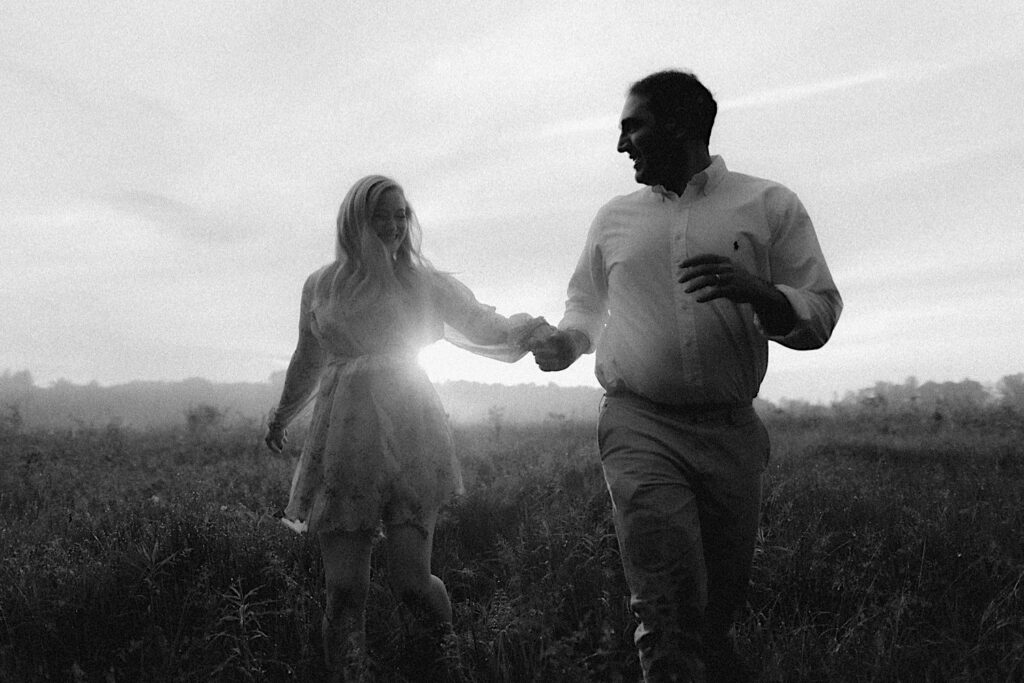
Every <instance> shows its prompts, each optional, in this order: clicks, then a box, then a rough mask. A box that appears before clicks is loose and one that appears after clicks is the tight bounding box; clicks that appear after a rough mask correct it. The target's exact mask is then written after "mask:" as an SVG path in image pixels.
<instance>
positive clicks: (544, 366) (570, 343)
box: [530, 327, 590, 372]
mask: <svg viewBox="0 0 1024 683" xmlns="http://www.w3.org/2000/svg"><path fill="white" fill-rule="evenodd" d="M589 345H590V342H589V341H588V340H587V339H586V336H585V335H584V334H583V333H582V332H578V331H576V330H558V329H555V328H554V327H550V328H549V330H547V334H546V335H545V336H543V337H541V338H539V339H536V341H533V343H532V344H531V346H530V351H532V352H533V358H534V360H535V361H536V363H537V367H539V368H540V369H541V370H543V371H544V372H557V371H558V370H565V369H566V368H567V367H569V366H570V365H572V364H573V363H574V362H576V359H577V358H579V357H580V355H581V354H582V353H583V351H585V350H586V348H587V346H589Z"/></svg>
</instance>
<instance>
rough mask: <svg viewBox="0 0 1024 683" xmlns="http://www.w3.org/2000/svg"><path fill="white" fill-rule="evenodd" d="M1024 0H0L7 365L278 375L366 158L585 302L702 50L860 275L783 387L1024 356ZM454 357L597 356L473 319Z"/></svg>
mask: <svg viewBox="0 0 1024 683" xmlns="http://www.w3.org/2000/svg"><path fill="white" fill-rule="evenodd" d="M1022 36H1024V4H1022V3H1020V2H1018V1H1017V0H994V1H993V2H986V3H974V4H969V3H961V2H948V1H947V2H943V1H939V2H936V1H935V0H928V1H927V2H926V1H924V0H909V1H908V2H901V3H895V4H888V5H885V6H884V7H883V6H882V5H877V6H875V5H872V6H871V7H870V8H869V7H868V6H866V5H865V4H864V3H863V2H844V1H838V2H832V3H829V4H828V6H827V7H826V6H824V5H821V4H820V3H813V2H793V3H773V2H767V1H765V2H748V1H744V2H714V3H712V2H691V3H678V2H675V1H670V0H663V1H660V2H644V3H618V2H608V3H588V2H582V1H580V2H558V3H550V2H543V3H542V2H525V3H516V4H515V5H514V6H513V5H508V4H506V3H501V4H499V3H486V2H484V3H481V2H469V1H468V0H457V1H449V2H445V3H419V2H412V1H408V2H389V3H340V2H327V1H321V2H312V1H311V2H284V1H283V0H280V1H265V2H259V3H252V2H247V1H242V0H234V1H224V2H217V3H205V2H191V1H189V0H185V1H184V2H174V3H172V2H146V3H132V2H126V1H111V0H102V2H101V1H100V0H84V1H82V2H74V3H66V2H51V1H47V0H32V1H31V2H29V1H28V0H25V1H21V2H20V1H17V0H0V129H2V130H3V131H4V133H3V135H2V136H0V160H2V163H0V226H2V228H0V279H2V288H0V308H2V311H3V320H4V322H3V325H2V327H0V370H2V369H4V368H8V369H11V370H21V369H28V370H30V371H31V372H32V373H33V375H34V377H35V378H36V381H37V382H39V383H43V384H46V383H49V382H52V381H55V380H57V379H59V378H66V379H69V380H71V381H74V382H88V381H91V380H94V379H95V380H98V381H99V382H101V383H103V384H113V383H120V382H125V381H130V380H132V379H165V380H179V379H183V378H187V377H192V376H201V377H206V378H208V379H211V380H213V381H259V380H263V379H265V378H266V377H268V376H269V375H270V374H271V373H272V372H275V371H278V370H281V369H283V368H284V367H285V366H286V364H287V362H288V358H289V356H290V354H291V350H292V347H293V345H294V342H295V327H296V320H297V314H298V299H299V291H300V288H301V285H302V282H303V280H304V278H305V276H306V275H307V274H308V273H309V272H311V271H313V270H315V269H316V268H317V267H318V266H320V265H321V264H323V263H324V262H326V261H327V260H329V259H330V258H331V257H332V253H333V251H332V250H333V247H332V239H333V236H332V229H333V228H332V226H333V221H334V214H335V212H336V210H337V205H338V203H339V202H340V201H341V198H342V196H343V195H344V192H345V191H346V190H347V188H348V187H349V185H351V183H352V182H354V181H355V180H356V179H357V178H358V177H360V176H362V175H364V174H366V173H369V172H383V173H386V174H389V175H392V176H394V177H395V178H396V179H398V180H399V182H401V183H402V184H403V185H404V186H405V188H406V192H407V195H408V197H409V199H410V201H411V202H412V203H413V205H414V206H415V207H416V208H417V210H418V212H419V213H420V217H421V220H422V222H423V227H424V233H425V236H424V249H425V252H426V254H427V256H428V257H429V258H431V260H432V261H433V262H434V263H435V264H436V265H437V266H439V267H440V268H442V269H444V270H449V271H452V272H455V273H457V274H458V275H459V276H460V278H461V279H462V280H463V281H464V282H465V283H466V284H467V285H469V286H470V287H471V288H472V289H473V290H474V292H475V293H476V294H477V297H478V298H479V299H480V300H481V301H485V302H487V303H490V304H493V305H495V306H497V307H498V309H499V311H501V312H503V313H507V314H511V313H515V312H518V311H527V312H530V313H534V314H537V315H544V316H546V317H547V318H548V319H549V320H551V321H553V322H557V320H558V319H559V318H560V317H561V313H562V303H563V300H564V296H565V295H564V292H565V285H566V282H567V280H568V277H569V275H570V273H571V270H572V267H573V265H574V264H575V261H576V258H577V255H578V251H579V249H580V247H581V246H582V242H583V238H584V236H585V233H586V230H587V227H588V226H589V224H590V221H591V219H592V218H593V216H594V214H595V213H596V211H597V210H598V208H599V207H600V206H601V205H602V204H603V203H604V202H606V201H607V200H609V199H610V198H611V197H613V196H614V195H618V194H624V193H627V192H630V191H632V190H633V189H634V188H635V184H634V182H633V179H632V170H631V167H630V165H629V163H628V160H627V159H625V158H624V157H621V156H620V155H617V154H616V152H615V140H616V134H617V131H616V119H617V115H618V113H619V111H620V110H621V107H622V102H623V97H624V92H625V89H626V87H627V86H628V85H629V83H630V82H632V81H634V80H636V79H637V78H640V77H642V76H644V75H646V74H647V73H649V72H651V71H654V70H657V69H661V68H665V67H677V68H685V69H691V70H693V71H694V72H695V73H696V74H697V75H698V76H699V77H701V79H702V80H703V81H704V82H705V83H706V84H707V85H708V86H709V88H710V89H711V90H712V92H714V93H715V95H716V98H717V99H718V101H719V103H720V107H721V108H720V113H719V117H718V122H717V124H716V127H715V132H714V134H713V136H712V152H713V153H718V154H722V155H723V157H724V158H725V161H726V163H727V164H728V165H729V166H730V168H733V169H735V170H738V171H743V172H746V173H750V174H754V175H760V176H765V177H769V178H772V179H775V180H778V181H780V182H782V183H784V184H786V185H788V186H789V187H791V188H792V189H793V190H795V191H796V192H797V193H798V194H799V195H800V197H801V198H802V199H803V201H804V203H805V205H806V206H807V207H808V210H809V211H810V213H811V216H812V218H813V219H814V221H815V224H816V226H817V229H818V235H819V238H820V240H821V242H822V246H823V248H824V250H825V254H826V256H827V258H828V259H829V262H830V264H831V266H832V269H833V274H834V276H835V278H836V281H837V283H838V285H839V287H840V290H841V292H842V294H843V297H844V300H845V302H846V310H845V312H844V314H843V318H842V320H841V321H840V324H839V327H838V328H837V330H836V333H835V335H834V337H833V339H832V341H831V342H830V343H829V345H828V346H827V347H826V348H825V349H823V350H820V351H816V352H810V353H803V352H801V353H797V352H792V351H787V350H785V349H782V348H781V347H778V346H773V347H772V360H771V363H770V366H769V371H768V378H767V380H766V381H765V383H764V385H763V391H762V395H763V396H764V397H766V398H768V399H773V400H775V399H779V398H784V397H785V398H803V399H808V400H815V401H817V400H822V401H827V400H829V399H831V398H832V397H834V396H842V395H843V394H844V393H845V392H846V391H849V390H856V389H860V388H863V387H866V386H870V385H871V384H873V383H874V382H875V381H878V380H883V381H897V382H898V381H902V380H903V379H905V378H906V377H907V376H910V375H915V376H917V377H918V378H919V379H921V380H922V381H925V380H936V381H944V380H953V381H957V380H960V379H964V378H966V377H970V378H972V379H976V380H978V381H982V382H993V381H995V380H996V379H998V378H999V377H1001V376H1003V375H1007V374H1014V373H1017V372H1021V371H1022V370H1024V367H1022V363H1021V355H1022V354H1021V351H1024V344H1022V342H1021V339H1024V318H1022V316H1021V314H1020V312H1019V311H1020V308H1021V294H1020V292H1022V291H1024V265H1022V263H1024V259H1022V256H1024V231H1022V230H1021V229H1020V222H1021V217H1022V216H1024V199H1022V197H1024V194H1022V192H1021V188H1022V187H1024V161H1022V160H1024V118H1022V117H1021V116H1020V111H1021V108H1022V103H1024V41H1022V40H1021V37H1022ZM423 362H424V364H425V365H426V366H427V367H428V369H429V370H430V372H431V374H432V376H434V377H435V379H438V380H445V379H468V380H474V381H481V382H489V383H529V382H532V383H541V384H543V383H547V382H556V383H559V384H570V385H572V384H588V385H596V382H595V380H594V379H593V377H592V370H593V359H592V357H586V358H584V359H583V360H582V361H581V362H579V363H578V364H577V365H576V366H574V367H573V368H572V369H570V370H569V371H566V372H564V373H560V374H542V373H540V372H539V371H537V370H536V369H535V368H534V366H533V364H532V362H531V361H530V360H524V361H522V362H520V363H518V364H515V365H511V366H507V365H501V364H498V363H495V362H493V361H487V360H483V359H478V358H475V357H470V356H468V355H467V354H466V353H464V352H459V351H456V350H454V349H453V348H451V347H448V346H446V345H444V344H439V345H437V346H435V347H432V348H430V349H428V350H427V351H425V352H424V354H423Z"/></svg>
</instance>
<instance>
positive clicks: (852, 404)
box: [0, 370, 1024, 435]
mask: <svg viewBox="0 0 1024 683" xmlns="http://www.w3.org/2000/svg"><path fill="white" fill-rule="evenodd" d="M283 382H284V373H275V374H274V375H271V376H270V377H269V378H268V380H267V381H266V382H252V383H234V384H219V383H213V382H209V381H207V380H204V379H188V380H184V381H182V382H131V383H129V384H121V385H115V386H101V385H99V384H98V383H96V382H92V383H90V384H85V385H78V384H73V383H71V382H68V381H66V380H59V381H57V382H55V383H53V384H51V385H50V386H48V387H38V386H36V385H35V382H34V381H33V378H32V375H31V373H30V372H29V371H27V370H21V371H18V372H11V371H10V370H5V371H4V372H3V373H2V374H0V433H4V432H17V431H20V430H22V429H40V428H41V429H56V428H61V429H63V428H73V427H75V426H91V427H100V426H130V427H133V428H138V429H145V428H150V427H166V426H183V427H185V428H187V430H188V431H189V432H192V433H197V432H202V431H209V430H211V429H215V428H218V427H221V426H224V425H230V424H233V423H238V422H242V421H249V422H251V421H256V422H259V421H261V420H262V419H263V418H264V416H266V414H267V412H268V411H269V410H270V408H271V407H272V406H273V405H274V404H275V403H276V402H277V399H278V397H279V396H280V393H281V387H282V385H283ZM438 392H439V393H440V395H441V399H442V401H443V403H444V405H445V406H446V408H447V409H448V411H449V413H450V414H451V418H452V420H453V421H454V422H461V423H483V424H489V425H490V426H491V428H492V429H493V430H494V432H495V433H496V434H499V435H500V433H501V430H502V428H503V427H504V426H506V425H513V424H523V423H532V422H550V421H558V422H562V421H581V420H593V419H594V416H595V415H596V414H597V408H598V404H599V401H600V398H601V390H600V389H597V388H593V387H561V386H557V385H554V384H548V385H534V384H520V385H516V386H508V385H503V384H482V383H475V382H465V381H459V382H447V383H442V384H440V385H438ZM756 407H757V408H758V410H759V411H761V412H762V414H766V415H768V416H772V415H793V416H801V415H803V416H813V415H832V416H838V417H841V416H846V415H871V414H875V415H909V416H918V417H922V418H927V419H932V420H935V421H936V422H941V421H942V420H945V419H959V418H962V417H963V416H965V415H970V414H972V413H977V412H979V411H991V410H1002V411H1009V412H1012V413H1014V414H1018V415H1022V416H1024V373H1018V374H1015V375H1007V376H1005V377H1003V378H1002V379H1000V380H999V381H998V382H996V383H995V385H994V386H991V387H986V386H985V385H983V384H981V383H980V382H976V381H974V380H971V379H965V380H963V381H960V382H930V381H929V382H923V383H921V382H919V381H918V380H917V378H915V377H908V378H907V379H906V380H905V381H904V382H902V383H891V382H876V383H875V384H874V385H873V386H871V387H867V388H864V389H860V390H858V391H853V392H848V393H847V394H846V395H845V396H844V397H843V398H842V399H838V400H835V401H833V402H832V403H830V404H828V405H822V404H814V403H810V402H807V401H799V400H782V401H779V402H778V403H776V404H772V403H769V402H768V401H764V400H761V399H758V400H757V401H756Z"/></svg>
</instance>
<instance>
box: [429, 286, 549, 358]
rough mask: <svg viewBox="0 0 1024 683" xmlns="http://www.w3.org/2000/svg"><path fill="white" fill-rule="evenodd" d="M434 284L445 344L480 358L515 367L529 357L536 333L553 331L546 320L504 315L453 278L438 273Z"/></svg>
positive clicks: (520, 314) (527, 316)
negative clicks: (478, 298)
mask: <svg viewBox="0 0 1024 683" xmlns="http://www.w3.org/2000/svg"><path fill="white" fill-rule="evenodd" d="M434 283H435V285H434V294H435V297H436V299H437V304H438V308H439V310H440V311H441V316H442V318H443V320H444V338H445V340H447V341H448V342H450V343H451V344H454V345H455V346H457V347H459V348H460V349H464V350H466V351H470V352H471V353H475V354H477V355H478V356H485V357H487V358H492V359H494V360H500V361H503V362H505V363H514V362H516V361H517V360H519V359H520V358H522V357H523V356H525V355H526V353H527V351H528V350H529V349H528V344H529V342H530V339H531V338H532V336H533V335H534V333H540V332H542V331H543V330H544V329H546V328H548V327H549V326H548V323H547V321H546V320H544V318H535V317H533V316H531V315H528V314H526V313H516V314H515V315H513V316H510V317H508V318H506V317H505V316H503V315H500V314H499V313H497V311H496V310H495V309H494V307H493V306H488V305H486V304H482V303H480V302H479V301H477V300H476V297H475V296H474V295H473V292H472V291H470V289H469V288H468V287H466V285H464V284H462V283H461V282H459V281H458V280H456V279H455V278H454V277H452V276H451V275H448V274H445V273H438V274H436V276H435V278H434Z"/></svg>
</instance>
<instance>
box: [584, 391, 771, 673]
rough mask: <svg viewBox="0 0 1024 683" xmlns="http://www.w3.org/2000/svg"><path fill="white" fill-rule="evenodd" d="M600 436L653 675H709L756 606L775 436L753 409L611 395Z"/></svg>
mask: <svg viewBox="0 0 1024 683" xmlns="http://www.w3.org/2000/svg"><path fill="white" fill-rule="evenodd" d="M598 443H599V445H600V449H601V461H602V465H603V467H604V475H605V481H606V482H607V484H608V491H609V493H610V494H611V499H612V508H613V516H614V520H615V530H616V533H617V535H618V541H619V549H620V552H621V555H622V566H623V570H624V572H625V577H626V581H627V583H628V584H629V588H630V592H631V593H632V596H631V600H630V605H631V607H632V609H633V612H634V614H635V615H636V617H637V619H638V620H639V622H640V623H639V626H638V627H637V629H636V633H635V636H634V639H635V642H636V645H637V648H638V650H639V655H640V664H641V667H642V668H643V672H644V680H645V681H647V683H654V682H656V681H657V682H661V681H698V682H699V681H704V661H705V658H706V656H707V655H714V654H715V652H716V651H717V650H720V649H724V648H731V646H732V643H731V639H730V630H731V628H732V625H733V621H734V620H735V618H736V615H737V612H738V611H739V609H740V608H742V607H743V606H744V605H745V604H746V594H747V584H748V583H749V580H750V568H751V563H752V561H753V555H754V544H755V540H756V537H757V525H758V512H759V508H760V504H761V478H762V473H763V472H764V468H765V465H766V464H767V461H768V454H769V444H768V432H767V430H766V429H765V427H764V424H763V423H762V422H761V420H760V418H759V417H758V416H757V414H756V413H755V412H754V409H753V408H752V407H749V406H743V407H722V408H710V407H709V408H700V409H694V410H690V409H678V408H674V407H671V406H664V405H660V404H655V403H651V402H650V401H647V400H645V399H643V398H640V397H638V396H634V395H609V396H606V397H605V399H604V402H603V403H602V406H601V415H600V419H599V422H598Z"/></svg>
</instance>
